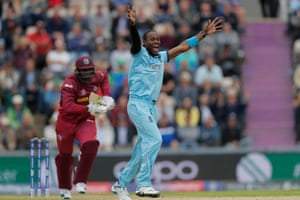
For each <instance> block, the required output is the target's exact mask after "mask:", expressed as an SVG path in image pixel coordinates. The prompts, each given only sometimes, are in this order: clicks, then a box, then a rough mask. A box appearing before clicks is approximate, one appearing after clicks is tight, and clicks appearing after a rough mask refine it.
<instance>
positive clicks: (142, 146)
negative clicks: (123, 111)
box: [119, 99, 162, 187]
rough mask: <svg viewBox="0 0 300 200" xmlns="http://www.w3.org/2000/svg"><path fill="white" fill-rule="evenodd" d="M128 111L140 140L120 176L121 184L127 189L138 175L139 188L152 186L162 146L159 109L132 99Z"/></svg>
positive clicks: (146, 102)
mask: <svg viewBox="0 0 300 200" xmlns="http://www.w3.org/2000/svg"><path fill="white" fill-rule="evenodd" d="M127 110H128V114H129V117H130V119H131V120H132V122H133V123H134V125H135V126H136V129H137V133H138V138H137V141H136V144H135V146H134V148H133V151H132V155H131V159H130V160H129V161H128V163H127V166H126V167H125V168H124V169H123V170H122V171H121V172H120V174H119V182H120V185H121V186H122V187H126V185H127V184H128V183H130V182H131V181H132V180H133V179H134V178H135V176H136V175H137V174H138V178H137V186H138V187H142V186H152V183H151V172H152V168H153V165H154V163H155V160H156V157H157V154H158V152H159V149H160V147H161V144H162V136H161V134H160V131H159V129H158V126H157V120H158V115H157V108H156V105H155V104H154V103H152V102H150V101H149V102H148V101H143V100H137V99H130V100H129V102H128V105H127Z"/></svg>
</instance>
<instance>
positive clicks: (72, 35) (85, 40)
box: [66, 24, 92, 61]
mask: <svg viewBox="0 0 300 200" xmlns="http://www.w3.org/2000/svg"><path fill="white" fill-rule="evenodd" d="M66 46H67V51H69V53H71V61H73V60H74V59H75V58H77V57H80V56H84V55H89V54H90V52H91V48H92V46H91V35H90V34H89V33H86V32H83V31H82V27H81V25H80V24H74V25H73V26H72V30H71V31H70V32H69V33H68V35H67V38H66Z"/></svg>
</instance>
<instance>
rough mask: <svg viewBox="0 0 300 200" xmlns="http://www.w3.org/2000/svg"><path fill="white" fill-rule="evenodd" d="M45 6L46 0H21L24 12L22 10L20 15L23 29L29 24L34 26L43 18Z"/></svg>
mask: <svg viewBox="0 0 300 200" xmlns="http://www.w3.org/2000/svg"><path fill="white" fill-rule="evenodd" d="M46 8H47V4H46V1H41V0H30V1H23V10H24V11H25V12H23V14H22V16H21V17H20V19H21V24H22V26H23V30H26V29H27V28H28V27H30V26H34V25H35V24H36V23H37V21H39V20H45V13H46Z"/></svg>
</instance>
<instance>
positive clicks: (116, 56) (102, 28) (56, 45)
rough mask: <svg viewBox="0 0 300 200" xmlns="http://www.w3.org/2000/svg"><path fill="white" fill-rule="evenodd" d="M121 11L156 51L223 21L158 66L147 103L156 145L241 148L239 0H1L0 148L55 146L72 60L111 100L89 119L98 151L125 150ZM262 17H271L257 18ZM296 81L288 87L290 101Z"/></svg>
mask: <svg viewBox="0 0 300 200" xmlns="http://www.w3.org/2000/svg"><path fill="white" fill-rule="evenodd" d="M261 2H263V1H261ZM274 2H275V3H276V2H278V1H276V0H274V1H273V3H274ZM128 5H133V6H134V7H135V8H136V10H137V15H138V18H137V20H138V21H137V28H138V31H139V33H140V35H141V36H142V35H143V33H144V32H145V31H146V30H148V29H154V30H156V31H157V32H158V33H159V34H160V36H161V49H162V50H165V49H170V48H172V47H174V46H175V45H177V44H178V43H180V42H181V41H183V40H184V39H186V38H188V37H190V36H192V35H194V34H195V33H197V32H199V31H200V30H202V29H203V26H204V25H205V23H206V21H207V20H208V19H210V18H213V17H215V16H220V17H222V18H223V21H224V31H223V32H219V33H217V34H215V35H212V36H209V37H206V38H205V39H204V40H203V41H201V42H200V43H199V45H198V46H197V47H195V48H193V49H191V50H189V51H188V52H186V53H183V54H181V55H179V56H178V57H177V58H175V59H174V60H173V61H171V62H170V63H168V64H166V66H165V75H164V80H163V87H162V91H161V94H160V96H159V99H158V101H157V105H158V109H159V122H158V124H159V128H160V130H161V133H162V136H163V148H172V149H178V148H197V147H201V146H207V147H222V146H224V147H231V148H236V147H239V146H244V145H249V144H248V143H247V142H244V141H247V140H246V139H247V137H246V136H245V134H244V132H243V131H244V129H245V126H246V125H247V121H246V114H247V105H248V103H249V102H248V96H247V92H245V91H244V89H243V85H242V77H243V70H242V66H243V62H244V60H245V55H244V51H243V48H247V47H243V44H242V42H241V38H242V37H243V35H244V34H245V22H246V13H245V8H244V7H243V6H242V4H241V3H240V1H238V0H193V1H192V0H136V1H130V0H105V1H104V0H101V1H100V0H99V1H97V0H86V1H78V0H3V1H1V3H0V6H1V7H0V12H1V13H0V15H1V16H2V18H1V26H0V30H1V35H0V151H5V150H21V149H28V148H29V141H30V138H32V137H36V136H38V137H47V138H49V139H50V141H51V146H52V148H53V149H55V148H56V146H55V145H56V142H55V140H56V135H55V123H56V119H57V109H58V106H59V100H60V87H61V84H62V81H63V79H64V78H65V77H66V76H67V75H68V74H70V73H72V72H73V68H74V61H75V59H76V58H77V57H78V56H81V55H90V56H91V57H92V58H93V60H94V63H95V64H96V68H97V70H108V71H109V75H110V83H111V94H112V97H113V98H114V99H115V101H116V107H115V109H114V110H112V111H110V112H109V113H107V114H105V115H101V116H99V117H97V119H96V120H97V127H98V129H97V130H98V138H99V140H100V141H101V144H102V145H101V149H103V150H107V151H111V150H114V149H120V148H130V147H131V146H132V143H133V142H134V140H135V138H136V130H135V128H134V126H133V125H132V123H131V122H130V120H129V117H128V114H127V111H126V106H127V101H128V86H127V73H128V68H129V65H130V62H131V59H132V55H131V54H130V37H129V29H128V22H127V6H128ZM273 6H276V5H273ZM277 6H278V5H277ZM277 8H278V7H277ZM299 8H300V7H299V4H297V5H296V6H295V8H294V9H293V12H290V17H289V28H288V32H289V34H290V35H291V40H292V41H293V46H292V47H291V48H293V66H294V69H295V73H296V74H298V77H299V78H300V70H298V69H299V67H298V66H299V64H300V57H299V55H300V41H299V40H300V39H299V38H300V37H299V36H300V32H299V30H300V29H299V26H300V9H299ZM275 10H276V8H275ZM271 11H274V8H272V9H271ZM264 15H265V16H266V17H276V15H277V14H276V12H275V14H274V12H272V13H269V14H268V11H265V14H264ZM297 70H298V71H297ZM299 78H298V79H299ZM298 79H297V80H298ZM299 80H300V79H299ZM299 80H298V81H296V83H297V84H296V85H295V87H296V88H295V91H297V92H298V93H297V94H298V98H299V96H300V95H299V94H300V92H299V90H300V81H299ZM295 94H296V92H295ZM299 99H300V98H299ZM298 101H299V102H300V100H298ZM296 104H297V103H295V106H296ZM299 105H300V103H298V109H299V110H300V106H299ZM299 113H300V111H299ZM298 115H299V116H298ZM298 115H297V117H298V120H299V121H300V114H298ZM299 124H300V123H299ZM298 131H299V132H300V126H299V127H298ZM75 145H76V144H75Z"/></svg>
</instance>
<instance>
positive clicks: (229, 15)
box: [220, 1, 239, 32]
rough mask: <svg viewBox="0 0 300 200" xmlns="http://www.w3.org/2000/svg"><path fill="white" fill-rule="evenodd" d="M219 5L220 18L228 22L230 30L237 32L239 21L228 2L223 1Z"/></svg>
mask: <svg viewBox="0 0 300 200" xmlns="http://www.w3.org/2000/svg"><path fill="white" fill-rule="evenodd" d="M220 4H221V7H222V10H223V12H222V15H221V16H222V17H223V18H224V21H227V22H229V23H230V24H231V27H232V29H233V30H235V31H237V32H239V20H238V16H237V15H236V13H235V12H234V10H233V7H231V5H230V3H229V2H228V1H224V2H222V3H220Z"/></svg>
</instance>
